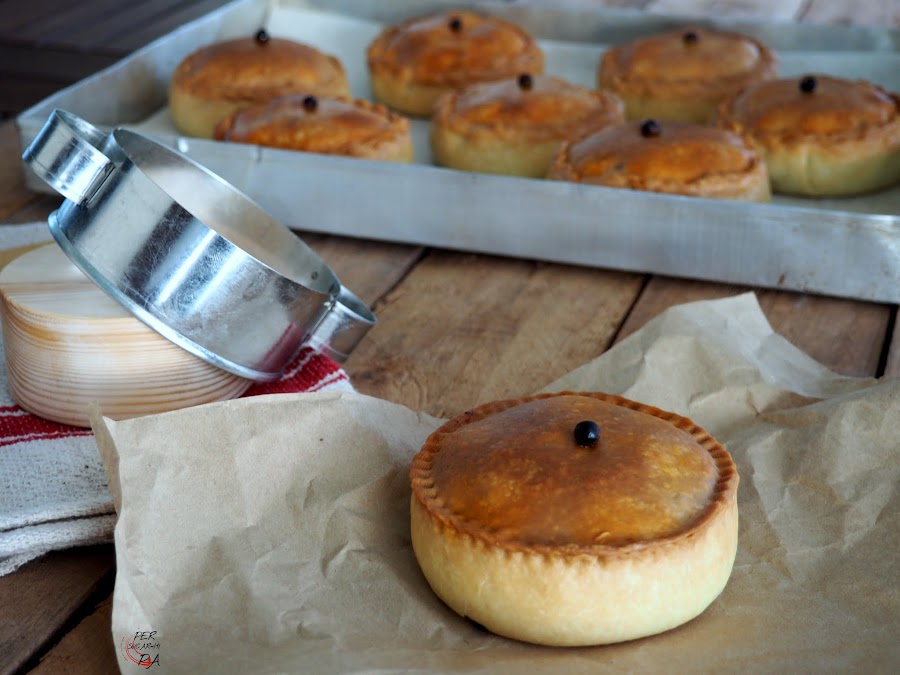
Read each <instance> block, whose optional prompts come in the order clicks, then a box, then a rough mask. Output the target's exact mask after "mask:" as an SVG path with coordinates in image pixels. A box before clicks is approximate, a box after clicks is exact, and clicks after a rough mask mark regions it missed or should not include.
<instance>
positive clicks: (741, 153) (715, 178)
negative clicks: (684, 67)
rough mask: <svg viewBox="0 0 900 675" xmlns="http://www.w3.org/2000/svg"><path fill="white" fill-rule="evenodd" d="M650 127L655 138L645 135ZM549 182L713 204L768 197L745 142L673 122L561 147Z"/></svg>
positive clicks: (617, 129) (760, 166)
mask: <svg viewBox="0 0 900 675" xmlns="http://www.w3.org/2000/svg"><path fill="white" fill-rule="evenodd" d="M653 124H655V125H656V128H657V129H658V133H656V134H647V133H644V130H645V128H646V126H647V125H653ZM547 177H548V178H552V179H556V180H568V181H574V182H578V183H590V184H593V185H605V186H607V187H616V188H627V189H631V190H649V191H652V192H665V193H669V194H680V195H689V196H692V197H709V198H713V199H738V200H743V201H754V202H765V201H769V199H770V198H771V193H770V189H769V179H768V176H767V174H766V164H765V161H764V160H763V158H762V155H761V154H760V153H759V152H757V150H756V149H755V148H754V147H753V146H752V145H751V144H750V142H749V141H747V140H746V139H744V138H742V137H740V136H738V135H737V134H734V133H731V132H729V131H726V130H724V129H717V128H715V127H710V126H703V125H699V124H689V123H686V122H676V121H674V120H667V121H663V122H659V123H655V122H653V121H652V120H646V121H644V122H625V123H623V124H621V125H614V126H611V127H606V128H605V129H601V130H600V131H598V132H595V133H593V134H590V135H588V136H586V137H584V138H581V139H578V140H576V141H573V142H567V143H564V144H563V145H562V147H561V148H560V151H559V153H558V154H557V156H556V158H555V159H554V160H553V163H552V164H551V166H550V170H549V171H548V176H547Z"/></svg>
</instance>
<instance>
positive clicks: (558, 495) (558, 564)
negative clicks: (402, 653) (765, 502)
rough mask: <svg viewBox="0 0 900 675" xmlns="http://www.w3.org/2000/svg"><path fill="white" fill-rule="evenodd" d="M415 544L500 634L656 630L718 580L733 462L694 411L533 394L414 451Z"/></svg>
mask: <svg viewBox="0 0 900 675" xmlns="http://www.w3.org/2000/svg"><path fill="white" fill-rule="evenodd" d="M410 476H411V481H412V499H411V533H412V544H413V550H414V551H415V555H416V559H417V560H418V562H419V565H420V567H421V568H422V572H423V573H424V575H425V578H426V579H427V580H428V582H429V584H430V585H431V587H432V589H434V591H435V593H436V594H437V595H438V596H439V597H440V598H441V599H442V600H444V602H446V603H447V604H448V605H449V606H450V607H451V608H452V609H453V610H454V611H456V612H457V613H459V614H461V615H462V616H465V617H469V618H471V619H473V620H474V621H476V622H478V623H480V624H481V625H483V626H484V627H485V628H487V629H488V630H490V631H492V632H494V633H497V634H499V635H504V636H506V637H510V638H515V639H518V640H523V641H526V642H533V643H537V644H544V645H556V646H579V645H582V646H583V645H596V644H606V643H611V642H619V641H622V640H630V639H633V638H638V637H643V636H646V635H653V634H655V633H659V632H662V631H665V630H668V629H670V628H674V627H675V626H678V625H680V624H682V623H684V622H686V621H689V620H691V619H692V618H694V617H695V616H697V615H698V614H700V613H701V612H703V611H704V610H705V609H706V608H707V607H708V606H709V604H710V603H712V601H713V600H714V599H715V598H716V597H717V596H718V595H719V594H720V593H721V592H722V590H723V588H724V587H725V584H726V582H727V581H728V577H729V576H730V574H731V568H732V565H733V563H734V557H735V552H736V549H737V535H738V507H737V497H736V494H737V486H738V475H737V471H736V468H735V466H734V463H733V462H732V460H731V457H730V455H729V454H728V452H727V451H726V450H725V448H724V447H722V445H720V444H719V443H718V442H716V440H715V439H713V438H712V437H711V436H710V435H709V434H708V433H706V432H705V431H704V430H703V429H701V428H700V427H698V426H697V425H696V424H694V423H693V422H692V421H691V420H689V419H686V418H683V417H679V416H678V415H675V414H673V413H668V412H664V411H662V410H659V409H657V408H653V407H650V406H646V405H643V404H641V403H636V402H634V401H629V400H627V399H624V398H622V397H619V396H611V395H608V394H601V393H572V392H564V393H561V394H541V395H537V396H531V397H526V398H521V399H516V400H510V401H499V402H495V403H489V404H486V405H483V406H480V407H478V408H476V409H474V410H471V411H469V412H466V413H464V414H462V415H460V416H458V417H456V418H455V419H453V420H451V421H449V422H447V423H446V424H444V425H443V426H442V427H440V428H439V429H437V430H436V431H435V432H434V433H433V434H432V435H431V436H429V437H428V439H427V440H426V441H425V444H424V445H423V447H422V449H421V450H420V451H419V453H418V454H417V455H416V456H415V458H414V459H413V463H412V467H411V469H410Z"/></svg>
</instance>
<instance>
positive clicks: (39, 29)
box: [17, 0, 153, 46]
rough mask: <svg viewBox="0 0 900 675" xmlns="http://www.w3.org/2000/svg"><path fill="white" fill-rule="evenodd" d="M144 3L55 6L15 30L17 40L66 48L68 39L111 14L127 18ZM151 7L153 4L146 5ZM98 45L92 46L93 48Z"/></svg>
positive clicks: (103, 0) (87, 0) (93, 0)
mask: <svg viewBox="0 0 900 675" xmlns="http://www.w3.org/2000/svg"><path fill="white" fill-rule="evenodd" d="M143 4H144V3H123V2H121V1H120V0H81V2H72V3H59V4H58V9H57V11H56V12H54V13H53V14H52V15H50V16H44V17H41V18H40V19H38V20H34V21H29V22H27V23H25V24H22V25H20V26H19V28H18V30H17V35H18V38H19V39H20V40H24V41H34V42H39V43H42V44H67V43H68V42H67V39H68V37H69V36H70V35H73V34H78V33H79V32H81V31H83V30H90V29H91V27H92V26H94V25H96V24H97V23H98V22H102V21H104V20H105V19H106V18H107V17H109V16H111V15H115V14H123V13H125V14H127V13H130V12H131V11H133V10H134V9H136V8H138V7H140V6H142V5H143ZM147 4H153V3H147ZM100 44H101V43H99V42H95V43H94V45H95V46H99V45H100Z"/></svg>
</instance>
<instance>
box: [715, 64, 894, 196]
mask: <svg viewBox="0 0 900 675" xmlns="http://www.w3.org/2000/svg"><path fill="white" fill-rule="evenodd" d="M717 123H718V124H719V125H720V126H722V127H723V128H725V129H730V130H732V131H735V132H737V133H741V134H744V135H746V136H748V137H749V138H750V139H751V140H752V142H753V143H754V144H755V145H756V146H757V147H758V148H759V150H760V152H761V153H762V154H763V155H764V156H765V159H766V165H767V167H768V170H769V177H770V180H771V183H772V190H773V191H774V192H781V193H787V194H797V195H809V196H822V197H824V196H831V197H838V196H846V195H854V194H859V193H864V192H870V191H873V190H878V189H881V188H884V187H886V186H889V185H893V184H895V183H898V182H900V96H898V94H892V93H888V92H887V91H885V90H884V89H883V88H882V87H879V86H877V85H875V84H872V83H870V82H865V81H862V80H856V81H852V80H845V79H841V78H837V77H829V76H827V75H806V76H803V77H796V78H789V79H780V80H773V81H770V82H761V83H758V84H755V85H753V86H750V87H747V88H746V89H744V90H743V91H741V92H739V93H738V94H736V95H734V96H733V97H731V98H730V99H728V100H726V101H724V102H723V103H722V104H721V105H720V107H719V109H718V112H717Z"/></svg>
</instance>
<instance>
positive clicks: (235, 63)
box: [169, 37, 350, 138]
mask: <svg viewBox="0 0 900 675" xmlns="http://www.w3.org/2000/svg"><path fill="white" fill-rule="evenodd" d="M285 94H314V95H316V96H345V97H349V96H350V87H349V84H348V83H347V75H346V73H345V72H344V66H343V64H341V62H340V60H339V59H337V58H336V57H334V56H330V55H328V54H325V53H323V52H321V51H319V50H318V49H316V48H314V47H311V46H309V45H305V44H301V43H299V42H293V41H291V40H286V39H279V38H269V37H267V38H265V39H259V38H253V37H248V38H239V39H235V40H227V41H223V42H217V43H214V44H211V45H208V46H206V47H203V48H201V49H198V50H197V51H195V52H194V53H192V54H190V55H189V56H188V57H187V58H185V59H184V60H183V61H182V62H181V63H180V64H179V65H178V67H177V68H176V69H175V72H174V73H173V75H172V78H171V80H170V82H169V109H170V111H171V114H172V120H173V121H174V122H175V126H176V127H178V129H179V130H180V131H181V132H182V133H184V134H187V135H189V136H197V137H200V138H211V137H212V134H213V129H214V128H215V126H216V124H217V123H218V122H219V121H220V120H222V119H224V118H225V117H227V116H228V115H230V114H231V113H232V112H234V111H235V110H237V109H238V108H242V107H245V106H248V105H254V104H257V103H263V102H265V101H269V100H271V99H273V98H276V97H278V96H283V95H285Z"/></svg>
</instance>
